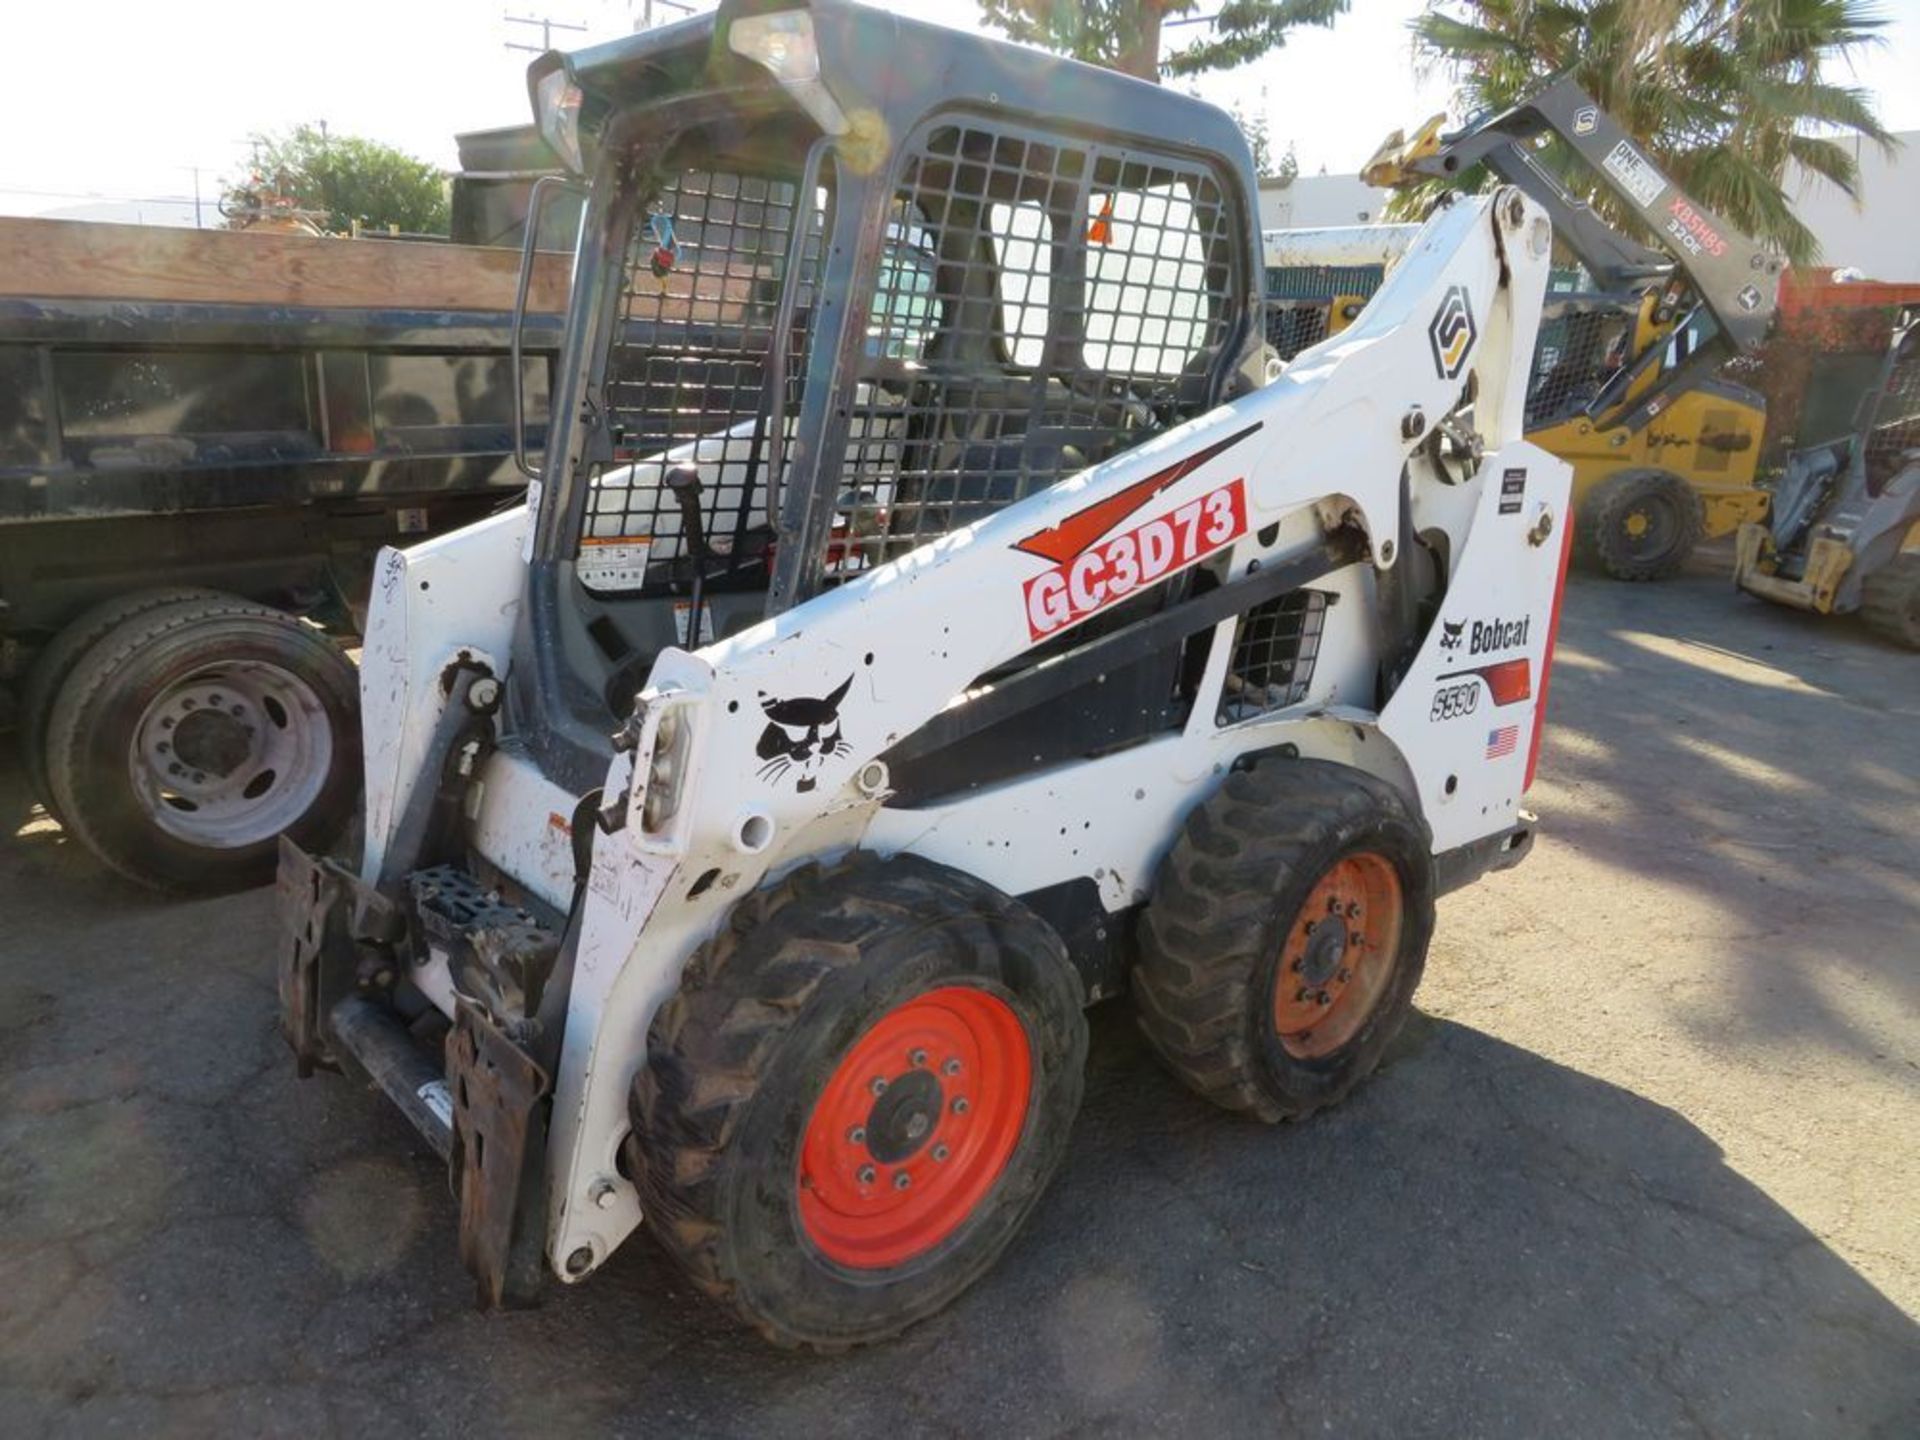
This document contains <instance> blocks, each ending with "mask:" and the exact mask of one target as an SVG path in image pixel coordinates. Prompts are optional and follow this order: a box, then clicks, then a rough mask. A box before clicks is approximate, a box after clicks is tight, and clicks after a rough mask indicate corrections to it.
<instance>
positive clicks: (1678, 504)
mask: <svg viewBox="0 0 1920 1440" xmlns="http://www.w3.org/2000/svg"><path fill="white" fill-rule="evenodd" d="M1580 531H1581V535H1582V539H1583V542H1584V543H1583V545H1582V549H1583V551H1585V552H1586V553H1590V554H1591V555H1592V556H1593V557H1594V558H1595V559H1596V560H1597V561H1598V563H1599V565H1600V568H1601V569H1602V570H1604V571H1606V573H1607V574H1609V575H1611V576H1612V577H1613V578H1614V579H1616V580H1666V579H1669V578H1671V577H1672V576H1674V575H1677V574H1679V573H1680V569H1681V567H1682V566H1683V565H1685V564H1686V563H1687V557H1688V556H1689V555H1691V554H1693V551H1694V547H1695V546H1697V545H1699V543H1700V537H1701V536H1702V535H1703V534H1704V533H1705V532H1706V516H1705V512H1704V511H1703V510H1702V508H1701V504H1700V497H1699V496H1698V495H1696V494H1695V493H1694V491H1693V488H1692V487H1691V486H1689V485H1688V484H1687V483H1686V481H1684V480H1682V479H1681V478H1680V477H1679V476H1678V475H1673V474H1669V473H1668V472H1667V471H1665V470H1622V471H1620V472H1619V473H1618V474H1616V475H1609V476H1608V477H1607V478H1606V479H1605V480H1602V481H1601V482H1600V483H1599V484H1598V485H1596V486H1594V488H1593V493H1592V494H1590V495H1589V496H1588V497H1587V503H1586V504H1585V505H1583V506H1582V507H1581V511H1580Z"/></svg>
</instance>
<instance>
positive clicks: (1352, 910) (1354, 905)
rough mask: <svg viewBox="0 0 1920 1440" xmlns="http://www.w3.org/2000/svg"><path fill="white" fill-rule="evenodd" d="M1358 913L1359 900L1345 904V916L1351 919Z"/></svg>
mask: <svg viewBox="0 0 1920 1440" xmlns="http://www.w3.org/2000/svg"><path fill="white" fill-rule="evenodd" d="M1359 913H1360V902H1359V901H1357V900H1356V901H1352V902H1350V903H1349V904H1348V906H1347V918H1348V919H1349V920H1351V919H1353V918H1354V917H1355V916H1357V915H1359Z"/></svg>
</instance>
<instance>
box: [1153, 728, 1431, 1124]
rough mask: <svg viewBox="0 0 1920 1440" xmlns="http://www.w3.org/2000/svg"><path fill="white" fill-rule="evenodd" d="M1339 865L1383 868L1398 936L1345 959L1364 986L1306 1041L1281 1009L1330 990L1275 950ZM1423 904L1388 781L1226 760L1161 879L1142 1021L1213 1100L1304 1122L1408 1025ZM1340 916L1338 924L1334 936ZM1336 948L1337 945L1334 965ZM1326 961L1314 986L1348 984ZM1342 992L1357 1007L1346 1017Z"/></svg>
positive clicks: (1421, 963) (1420, 873) (1305, 765)
mask: <svg viewBox="0 0 1920 1440" xmlns="http://www.w3.org/2000/svg"><path fill="white" fill-rule="evenodd" d="M1367 857H1374V858H1372V859H1368V858H1367ZM1343 861H1351V866H1352V867H1359V866H1362V865H1365V866H1367V867H1369V870H1370V871H1372V870H1379V873H1380V874H1381V876H1382V878H1383V879H1384V875H1385V870H1387V869H1390V870H1391V872H1392V875H1393V876H1394V877H1395V881H1396V884H1397V890H1398V909H1399V918H1398V920H1397V922H1395V925H1394V929H1393V932H1392V933H1393V935H1394V936H1395V937H1396V941H1397V943H1383V944H1382V945H1380V946H1379V947H1378V948H1379V950H1380V951H1381V953H1380V955H1379V956H1378V958H1376V959H1374V960H1372V961H1370V962H1368V964H1369V965H1370V966H1373V967H1378V968H1377V969H1369V970H1365V971H1363V970H1362V968H1361V966H1360V964H1358V963H1355V964H1353V965H1352V967H1351V973H1354V974H1359V975H1360V976H1361V981H1362V983H1361V984H1360V985H1356V986H1354V987H1353V988H1352V989H1351V990H1350V991H1346V990H1343V992H1342V993H1341V994H1340V995H1339V996H1338V998H1336V999H1334V1000H1333V1002H1332V1003H1333V1006H1334V1007H1335V1008H1334V1009H1333V1010H1330V1011H1327V1012H1325V1013H1326V1014H1327V1015H1328V1016H1329V1017H1332V1016H1339V1017H1341V1019H1340V1025H1339V1027H1338V1028H1336V1027H1335V1026H1334V1024H1333V1021H1332V1020H1331V1019H1329V1022H1328V1028H1327V1029H1325V1030H1324V1031H1323V1032H1322V1037H1321V1038H1322V1041H1323V1042H1325V1041H1328V1040H1334V1041H1338V1043H1337V1044H1335V1045H1333V1046H1332V1047H1331V1048H1327V1049H1325V1050H1324V1053H1316V1051H1317V1050H1318V1049H1319V1047H1316V1046H1315V1045H1313V1044H1312V1043H1310V1042H1311V1041H1312V1038H1313V1037H1312V1032H1311V1031H1310V1030H1309V1031H1306V1032H1304V1038H1303V1035H1302V1033H1295V1034H1293V1035H1283V1033H1282V1030H1281V1028H1280V1025H1279V1020H1280V1015H1279V1007H1281V1006H1286V1007H1289V1008H1291V1007H1293V1006H1295V1005H1296V1004H1308V1005H1311V1004H1313V1003H1314V1000H1315V999H1316V998H1317V1001H1318V1004H1319V1005H1322V1006H1324V1005H1326V1004H1327V1003H1328V998H1329V997H1328V991H1327V990H1325V989H1320V990H1317V991H1315V992H1313V994H1310V993H1309V992H1308V991H1307V990H1306V989H1304V988H1300V987H1302V986H1303V985H1304V984H1305V983H1307V981H1306V980H1303V978H1302V977H1301V976H1298V975H1295V974H1293V973H1292V967H1291V966H1289V965H1283V963H1282V961H1283V952H1284V951H1285V950H1286V949H1287V947H1288V946H1289V944H1290V943H1291V942H1292V940H1293V938H1294V936H1295V934H1296V930H1297V927H1300V926H1306V925H1307V921H1308V918H1309V917H1308V916H1306V915H1305V914H1304V913H1303V906H1305V905H1306V903H1307V902H1308V900H1309V897H1311V896H1315V895H1317V894H1319V893H1320V891H1319V890H1318V888H1317V887H1319V886H1320V885H1321V882H1322V880H1323V878H1325V877H1328V876H1330V875H1332V874H1334V873H1335V869H1336V866H1339V865H1341V863H1342V862H1343ZM1380 867H1384V869H1381V868H1380ZM1341 873H1344V871H1343V872H1341ZM1433 901H1434V887H1433V862H1432V859H1431V857H1430V854H1429V851H1428V841H1427V836H1426V832H1425V827H1424V826H1422V825H1421V824H1420V823H1419V822H1418V821H1417V820H1415V819H1414V818H1413V817H1412V816H1411V815H1410V814H1409V813H1408V810H1407V807H1406V804H1405V802H1404V801H1403V800H1402V799H1401V798H1400V795H1399V792H1398V791H1396V790H1395V789H1394V788H1393V787H1392V786H1391V785H1388V784H1386V783H1385V782H1383V781H1381V780H1377V779H1375V778H1374V777H1372V776H1370V775H1366V774H1363V773H1361V772H1360V771H1357V770H1353V769H1350V768H1348V767H1347V766H1344V765H1335V764H1331V763H1329V762H1326V761H1321V760H1270V761H1267V762H1265V763H1263V764H1261V765H1258V766H1256V767H1255V768H1254V769H1252V770H1250V771H1239V772H1235V773H1233V774H1231V775H1229V776H1228V777H1227V779H1226V782H1225V783H1224V784H1223V785H1222V786H1221V787H1220V788H1219V789H1218V790H1216V791H1215V792H1214V793H1213V795H1212V796H1210V797H1209V798H1208V799H1207V800H1206V801H1205V803H1203V804H1202V805H1200V806H1199V807H1198V808H1197V809H1196V810H1195V811H1194V812H1193V814H1192V815H1190V816H1189V817H1188V819H1187V823H1186V826H1185V828H1184V829H1183V830H1182V831H1181V833H1180V836H1179V838H1178V839H1177V840H1175V841H1174V845H1173V849H1172V850H1171V851H1170V852H1169V854H1168V856H1167V858H1166V860H1165V862H1163V864H1162V865H1161V868H1160V873H1159V875H1158V877H1157V878H1156V881H1155V885H1154V893H1153V898H1152V900H1151V901H1150V902H1149V904H1148V905H1147V909H1146V914H1145V916H1144V919H1143V922H1142V924H1141V930H1140V933H1141V954H1140V960H1139V963H1138V964H1137V965H1136V966H1135V967H1134V972H1133V1002H1134V1009H1135V1013H1136V1015H1137V1016H1138V1018H1139V1023H1140V1028H1141V1030H1142V1031H1143V1032H1145V1034H1146V1037H1147V1040H1148V1041H1149V1042H1150V1043H1151V1044H1152V1046H1153V1048H1154V1049H1155V1050H1157V1051H1158V1052H1159V1053H1160V1055H1161V1057H1162V1058H1163V1059H1164V1060H1165V1061H1166V1062H1167V1064H1168V1066H1169V1067H1170V1068H1171V1069H1172V1070H1173V1073H1174V1074H1175V1075H1177V1076H1178V1077H1179V1078H1180V1079H1181V1080H1182V1081H1183V1082H1185V1083H1186V1084H1187V1085H1188V1086H1189V1087H1190V1088H1191V1089H1193V1090H1194V1091H1195V1092H1196V1093H1198V1094H1200V1095H1202V1096H1204V1097H1205V1098H1206V1099H1208V1100H1211V1101H1212V1102H1213V1103H1214V1104H1216V1105H1219V1106H1221V1107H1222V1108H1223V1109H1227V1110H1233V1111H1236V1112H1239V1113H1242V1114H1247V1115H1252V1116H1255V1117H1257V1118H1259V1119H1261V1120H1265V1121H1267V1122H1268V1123H1273V1122H1275V1121H1279V1120H1301V1119H1305V1118H1306V1117H1307V1116H1308V1115H1311V1114H1312V1113H1313V1112H1314V1111H1316V1110H1319V1109H1321V1108H1323V1107H1325V1106H1328V1105H1331V1104H1334V1103H1335V1102H1336V1101H1338V1100H1340V1099H1342V1098H1344V1097H1345V1096H1346V1094H1347V1093H1348V1092H1349V1091H1350V1090H1352V1089H1353V1087H1354V1086H1355V1085H1357V1084H1359V1083H1360V1081H1361V1080H1363V1079H1365V1078H1366V1076H1367V1075H1368V1074H1370V1073H1371V1072H1372V1071H1373V1069H1374V1067H1375V1066H1377V1065H1378V1064H1379V1063H1380V1056H1381V1053H1382V1052H1383V1051H1384V1050H1385V1049H1386V1047H1387V1045H1388V1043H1389V1042H1390V1041H1391V1040H1392V1039H1393V1037H1394V1035H1395V1034H1396V1033H1397V1032H1398V1031H1399V1029H1400V1026H1401V1025H1402V1024H1403V1023H1404V1022H1405V1020H1406V1017H1407V1014H1408V1011H1409V1010H1410V1009H1411V1008H1412V1005H1413V992H1414V991H1415V989H1417V988H1418V987H1419V984H1420V976H1421V972H1422V971H1423V970H1424V969H1425V967H1426V959H1427V944H1428V941H1429V940H1430V939H1431V937H1432V934H1433ZM1380 918H1381V919H1382V920H1383V921H1384V920H1385V919H1386V918H1387V917H1386V915H1385V914H1384V913H1383V914H1382V915H1381V917H1380ZM1315 923H1316V924H1317V923H1319V922H1315ZM1346 923H1347V922H1346V920H1345V918H1344V916H1342V917H1340V918H1338V919H1337V920H1336V921H1335V924H1336V925H1338V926H1339V927H1340V928H1339V934H1338V936H1336V937H1335V938H1336V939H1339V938H1344V937H1346V935H1347V933H1348V932H1347V929H1346ZM1366 923H1367V925H1369V926H1371V925H1372V924H1373V923H1374V916H1373V915H1372V914H1371V913H1369V915H1368V916H1367V917H1366ZM1308 933H1309V935H1310V934H1311V933H1312V932H1311V927H1309V930H1308ZM1328 934H1329V935H1332V934H1333V932H1332V931H1331V930H1329V931H1328ZM1341 953H1342V952H1340V951H1339V950H1338V949H1335V950H1333V951H1332V952H1331V955H1332V960H1333V963H1334V964H1336V965H1337V964H1338V963H1339V960H1340V956H1341ZM1354 953H1356V954H1363V953H1364V952H1360V951H1356V952H1354ZM1319 958H1320V959H1324V958H1325V957H1324V956H1320V957H1319ZM1316 963H1318V960H1317V961H1316ZM1335 973H1336V974H1337V976H1338V979H1337V981H1335V980H1332V979H1327V978H1326V977H1319V980H1320V982H1324V983H1325V984H1327V985H1328V986H1333V987H1344V986H1346V985H1347V984H1348V977H1349V973H1350V972H1349V971H1348V970H1339V971H1337V972H1335ZM1282 984H1285V985H1286V986H1287V987H1288V990H1289V991H1291V992H1292V993H1291V994H1289V993H1288V992H1287V991H1282V990H1280V989H1279V988H1278V987H1280V986H1281V985H1282ZM1362 1002H1364V1003H1362ZM1349 1003H1352V1004H1356V1005H1358V1006H1359V1007H1360V1008H1357V1009H1355V1010H1353V1011H1352V1012H1351V1013H1346V1012H1345V1009H1344V1007H1345V1006H1347V1005H1348V1004H1349ZM1343 1030H1344V1032H1345V1038H1342V1033H1341V1032H1342V1031H1343Z"/></svg>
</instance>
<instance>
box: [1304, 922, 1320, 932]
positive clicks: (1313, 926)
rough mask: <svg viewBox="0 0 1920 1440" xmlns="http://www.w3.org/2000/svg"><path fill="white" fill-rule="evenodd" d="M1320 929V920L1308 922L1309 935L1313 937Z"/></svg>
mask: <svg viewBox="0 0 1920 1440" xmlns="http://www.w3.org/2000/svg"><path fill="white" fill-rule="evenodd" d="M1319 928H1320V922H1319V921H1318V920H1309V921H1307V934H1309V935H1311V934H1312V933H1313V932H1314V931H1315V930H1318V929H1319Z"/></svg>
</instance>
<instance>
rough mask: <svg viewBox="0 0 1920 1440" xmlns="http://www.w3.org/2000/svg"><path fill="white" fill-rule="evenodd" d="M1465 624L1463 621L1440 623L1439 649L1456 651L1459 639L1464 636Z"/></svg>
mask: <svg viewBox="0 0 1920 1440" xmlns="http://www.w3.org/2000/svg"><path fill="white" fill-rule="evenodd" d="M1466 629H1467V622H1466V621H1464V620H1442V621H1441V622H1440V648H1441V649H1442V650H1458V649H1459V648H1460V640H1461V637H1462V636H1464V635H1465V634H1466Z"/></svg>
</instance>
